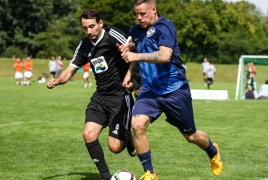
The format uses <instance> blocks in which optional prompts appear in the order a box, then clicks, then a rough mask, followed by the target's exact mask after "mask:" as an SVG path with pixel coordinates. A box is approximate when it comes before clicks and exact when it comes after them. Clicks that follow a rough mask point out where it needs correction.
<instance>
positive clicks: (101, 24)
mask: <svg viewBox="0 0 268 180" xmlns="http://www.w3.org/2000/svg"><path fill="white" fill-rule="evenodd" d="M99 25H100V27H103V21H102V19H100V21H99Z"/></svg>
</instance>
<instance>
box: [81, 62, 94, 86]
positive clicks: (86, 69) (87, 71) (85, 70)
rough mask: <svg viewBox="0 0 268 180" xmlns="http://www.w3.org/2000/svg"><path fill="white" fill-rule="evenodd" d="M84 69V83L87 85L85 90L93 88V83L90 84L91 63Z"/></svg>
mask: <svg viewBox="0 0 268 180" xmlns="http://www.w3.org/2000/svg"><path fill="white" fill-rule="evenodd" d="M83 69H84V74H83V78H84V83H85V84H84V88H87V87H91V86H92V83H91V82H90V79H89V72H90V63H89V62H88V63H87V64H85V65H84V66H83Z"/></svg>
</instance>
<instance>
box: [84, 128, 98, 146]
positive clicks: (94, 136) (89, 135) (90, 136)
mask: <svg viewBox="0 0 268 180" xmlns="http://www.w3.org/2000/svg"><path fill="white" fill-rule="evenodd" d="M83 138H84V140H85V142H86V143H91V142H94V141H96V140H97V139H98V135H97V134H94V133H90V132H88V131H84V132H83Z"/></svg>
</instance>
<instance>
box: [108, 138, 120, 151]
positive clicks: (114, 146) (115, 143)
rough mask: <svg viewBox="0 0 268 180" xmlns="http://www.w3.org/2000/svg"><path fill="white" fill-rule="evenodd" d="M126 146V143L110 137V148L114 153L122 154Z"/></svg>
mask: <svg viewBox="0 0 268 180" xmlns="http://www.w3.org/2000/svg"><path fill="white" fill-rule="evenodd" d="M123 145H124V141H122V140H119V139H118V138H114V137H112V136H109V137H108V146H109V148H110V150H112V151H113V152H120V151H121V150H122V147H123Z"/></svg>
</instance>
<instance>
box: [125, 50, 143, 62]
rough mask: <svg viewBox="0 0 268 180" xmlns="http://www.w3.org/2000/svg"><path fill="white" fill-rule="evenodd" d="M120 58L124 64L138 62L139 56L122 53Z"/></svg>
mask: <svg viewBox="0 0 268 180" xmlns="http://www.w3.org/2000/svg"><path fill="white" fill-rule="evenodd" d="M121 56H122V58H123V60H124V61H125V62H126V63H131V62H134V61H138V60H140V56H139V54H138V53H133V52H123V53H121Z"/></svg>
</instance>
